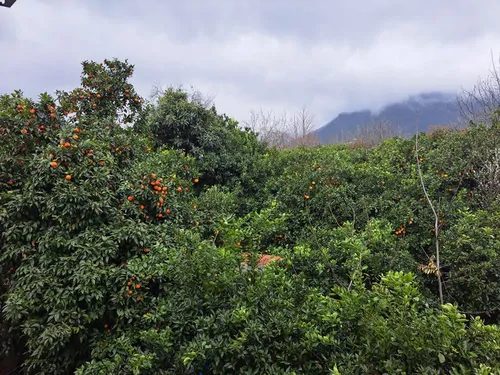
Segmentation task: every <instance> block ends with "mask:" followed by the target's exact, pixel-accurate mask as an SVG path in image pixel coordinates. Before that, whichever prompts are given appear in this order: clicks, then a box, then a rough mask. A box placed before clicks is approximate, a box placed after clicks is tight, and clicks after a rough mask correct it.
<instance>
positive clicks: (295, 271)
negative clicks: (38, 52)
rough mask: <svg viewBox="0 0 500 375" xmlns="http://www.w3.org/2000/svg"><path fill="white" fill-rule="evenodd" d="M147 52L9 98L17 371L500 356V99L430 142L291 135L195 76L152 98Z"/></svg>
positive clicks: (250, 367) (471, 360) (4, 298)
mask: <svg viewBox="0 0 500 375" xmlns="http://www.w3.org/2000/svg"><path fill="white" fill-rule="evenodd" d="M132 73H133V66H132V65H130V64H129V63H127V62H126V61H118V60H106V61H104V63H102V64H101V63H95V62H84V63H83V73H82V81H81V87H79V88H76V89H75V90H73V91H71V92H58V93H57V95H56V96H55V97H53V96H50V95H48V94H42V95H40V97H39V99H38V100H37V101H33V100H31V99H29V98H27V97H25V96H24V95H23V94H22V92H15V93H13V94H10V95H4V96H1V97H0V159H1V160H2V162H1V163H0V193H1V201H0V230H1V232H2V237H1V254H0V267H1V268H0V284H1V286H0V288H1V289H0V295H1V307H2V315H1V320H0V335H1V338H2V339H1V340H0V344H1V347H0V350H1V353H2V357H5V358H6V357H8V358H11V359H12V362H15V365H14V367H15V366H16V365H17V368H16V369H17V371H19V373H23V374H72V373H76V374H80V375H83V374H103V375H104V374H165V375H166V374H199V373H202V374H241V375H242V374H259V375H260V374H270V375H271V374H273V375H274V374H315V375H323V374H325V375H327V374H336V375H338V374H343V375H352V374H360V375H361V374H429V375H430V374H463V375H469V374H470V375H487V374H498V373H500V326H499V325H498V324H499V319H500V315H499V311H500V285H499V281H500V236H499V235H500V208H499V193H500V144H499V141H500V122H499V121H498V120H497V119H495V117H494V116H493V115H494V114H492V116H493V117H492V118H493V119H494V121H493V125H491V126H484V125H481V124H471V126H470V127H469V128H468V129H467V130H465V131H460V132H458V131H440V132H435V133H433V134H425V133H421V134H419V136H418V150H416V145H417V144H416V142H415V141H416V139H415V137H413V138H412V139H399V138H393V139H389V140H386V141H385V142H383V143H382V145H380V146H378V147H376V148H365V147H357V146H356V145H355V144H351V145H345V144H340V145H331V146H319V147H315V148H295V149H292V150H284V151H276V150H275V149H272V148H268V147H267V146H266V145H264V144H263V143H261V142H259V140H258V137H257V135H256V134H255V133H253V132H251V131H250V130H249V129H241V128H240V127H239V126H238V123H237V122H236V121H234V120H233V119H231V118H229V117H227V116H225V115H221V114H219V113H217V111H216V109H215V108H205V107H204V106H203V105H201V104H200V103H199V102H197V101H195V100H191V99H190V97H189V96H188V94H187V93H186V92H183V91H182V90H174V89H168V90H166V91H165V92H163V93H162V95H161V96H160V97H159V99H158V100H156V101H154V102H148V103H146V102H144V100H143V99H142V98H140V97H139V96H138V94H137V93H136V92H135V90H134V87H133V86H132V85H131V84H130V83H129V82H128V79H129V77H130V76H131V75H132ZM124 124H125V125H124ZM130 124H133V125H130ZM416 151H418V159H417V153H416ZM417 161H418V163H417ZM419 170H420V172H421V174H419ZM420 177H421V178H420ZM422 183H423V184H422ZM423 186H425V188H426V192H427V194H428V197H429V200H430V202H431V203H432V206H431V205H430V204H429V201H428V199H427V198H426V196H425V194H424V190H423ZM433 208H434V209H435V212H436V215H434V213H433V210H432V209H433ZM436 232H437V233H436ZM436 241H438V246H436ZM270 256H272V257H270ZM440 285H441V288H440ZM440 289H441V291H442V299H443V301H442V302H443V303H441V300H440Z"/></svg>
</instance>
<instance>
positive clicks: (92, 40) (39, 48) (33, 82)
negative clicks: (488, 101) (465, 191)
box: [0, 0, 500, 126]
mask: <svg viewBox="0 0 500 375" xmlns="http://www.w3.org/2000/svg"><path fill="white" fill-rule="evenodd" d="M499 15H500V1H499V0H481V1H473V0H434V1H431V0H405V1H401V0H350V1H347V0H330V1H328V0H182V1H181V0H176V1H174V0H135V1H132V0H79V1H78V0H18V1H17V2H16V3H15V4H14V5H13V7H12V8H10V9H8V8H0V66H1V71H0V93H7V92H11V91H13V90H14V89H18V88H19V89H22V90H23V91H24V92H25V93H26V94H28V95H30V96H34V95H37V94H38V93H40V92H42V91H49V92H53V91H54V90H56V89H68V90H69V89H72V88H74V87H76V86H77V85H78V84H79V75H80V71H81V65H80V63H81V62H82V61H83V60H95V61H102V60H104V59H105V58H112V57H117V58H120V59H125V58H128V59H129V61H130V62H131V63H133V64H135V66H136V73H135V76H134V78H133V83H134V84H135V85H136V87H137V89H138V90H139V92H140V93H141V94H142V95H143V96H148V95H149V93H150V92H151V88H152V85H153V84H154V83H158V84H161V85H163V86H168V85H174V86H177V85H181V84H182V85H184V86H185V87H186V88H189V87H190V86H191V85H192V86H195V87H196V88H197V89H199V90H200V91H202V92H203V93H207V94H215V95H217V96H216V105H217V108H218V109H219V111H220V112H225V113H227V114H228V115H230V116H232V117H235V118H236V119H237V120H239V121H244V120H245V119H247V118H248V114H249V112H250V110H252V109H259V108H261V107H262V108H264V109H273V110H274V111H276V112H280V111H282V110H287V111H288V112H293V111H294V110H297V109H299V108H300V107H302V106H304V105H305V106H307V107H309V108H310V110H311V111H312V112H314V113H315V115H316V125H317V126H321V125H323V124H324V123H325V122H327V121H329V120H331V119H332V118H334V117H335V116H336V115H337V114H338V113H339V112H343V111H352V110H358V109H364V108H372V109H377V108H379V107H380V106H382V105H384V104H387V103H389V102H391V101H395V100H400V99H404V98H406V97H407V96H408V95H411V94H416V93H419V92H425V91H436V90H439V91H451V92H454V91H459V90H460V89H461V87H470V86H471V85H473V84H474V83H475V82H476V81H477V79H478V77H479V76H486V75H487V74H488V70H489V68H490V65H491V54H492V53H493V54H494V56H495V58H496V60H497V61H498V56H499V55H500V23H499V22H498V16H499Z"/></svg>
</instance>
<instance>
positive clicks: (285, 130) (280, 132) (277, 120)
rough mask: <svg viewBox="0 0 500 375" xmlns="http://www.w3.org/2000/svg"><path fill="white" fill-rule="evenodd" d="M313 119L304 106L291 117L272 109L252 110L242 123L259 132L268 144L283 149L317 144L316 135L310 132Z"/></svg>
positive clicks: (260, 136)
mask: <svg viewBox="0 0 500 375" xmlns="http://www.w3.org/2000/svg"><path fill="white" fill-rule="evenodd" d="M313 120H314V115H312V114H311V112H310V111H309V109H308V108H307V107H305V106H304V107H302V109H301V110H300V111H298V112H297V113H295V114H294V115H292V116H291V117H289V116H288V115H287V113H286V112H283V113H282V114H281V115H276V114H274V113H273V111H267V112H265V111H264V110H263V109H260V110H259V111H255V110H253V111H251V112H250V118H249V120H248V121H246V122H244V124H245V125H246V126H248V127H249V128H250V129H252V130H253V131H256V132H257V133H259V138H260V139H261V140H263V141H265V142H267V144H268V145H270V146H273V147H276V148H278V149H283V148H289V147H295V146H316V145H317V144H319V141H318V139H317V137H316V136H315V135H314V134H312V133H311V131H312V130H313V125H314V122H313Z"/></svg>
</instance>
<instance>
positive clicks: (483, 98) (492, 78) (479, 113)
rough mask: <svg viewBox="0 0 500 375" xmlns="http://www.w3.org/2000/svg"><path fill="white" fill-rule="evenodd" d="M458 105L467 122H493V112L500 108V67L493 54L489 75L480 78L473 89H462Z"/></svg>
mask: <svg viewBox="0 0 500 375" xmlns="http://www.w3.org/2000/svg"><path fill="white" fill-rule="evenodd" d="M499 62H500V59H499ZM458 107H459V110H460V116H461V117H462V119H463V122H465V123H468V122H469V121H474V122H482V123H485V124H489V123H490V122H491V117H490V116H491V114H492V113H493V112H494V111H495V110H498V109H499V108H500V68H499V66H498V62H495V60H494V58H493V54H492V55H491V68H490V72H489V75H488V76H487V77H486V78H479V79H478V81H477V83H476V84H475V85H474V87H473V88H472V89H471V90H466V89H462V93H461V94H460V95H459V96H458Z"/></svg>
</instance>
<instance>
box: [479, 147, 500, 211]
mask: <svg viewBox="0 0 500 375" xmlns="http://www.w3.org/2000/svg"><path fill="white" fill-rule="evenodd" d="M477 180H478V188H479V192H480V195H479V196H480V198H481V204H482V205H483V207H484V208H485V209H489V208H490V207H491V205H492V204H495V203H498V202H500V147H497V148H495V149H494V150H493V152H492V155H491V157H490V158H487V160H485V161H484V163H483V166H482V168H481V169H480V170H479V171H478V176H477Z"/></svg>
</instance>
